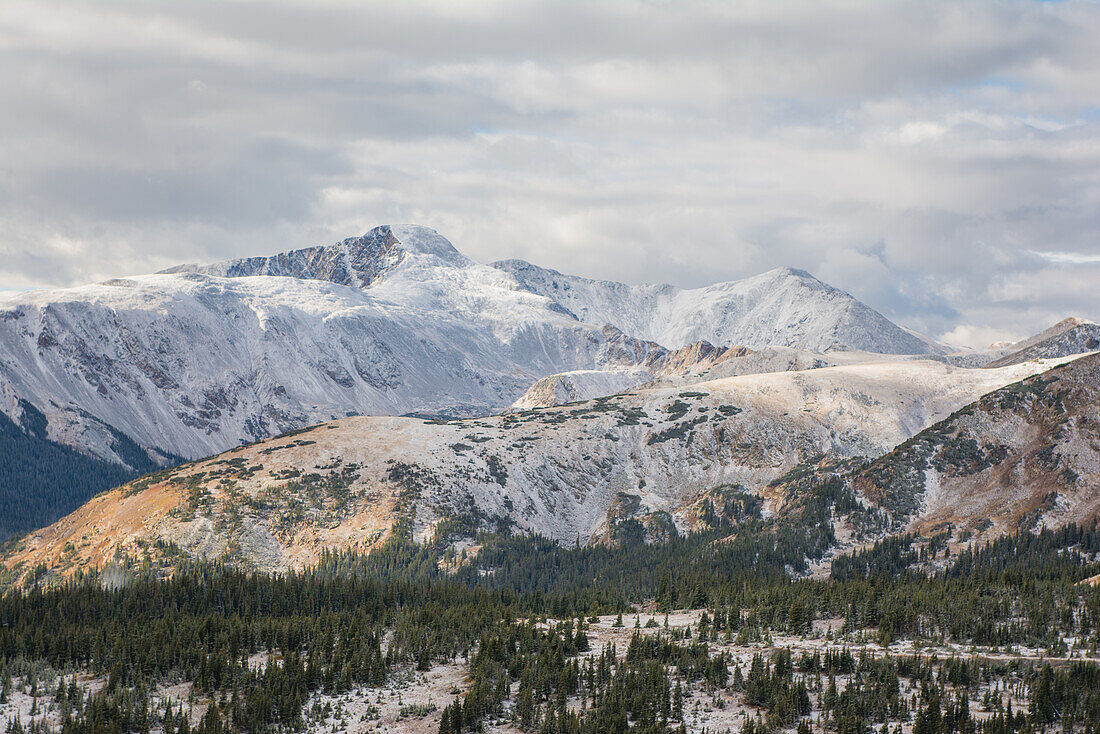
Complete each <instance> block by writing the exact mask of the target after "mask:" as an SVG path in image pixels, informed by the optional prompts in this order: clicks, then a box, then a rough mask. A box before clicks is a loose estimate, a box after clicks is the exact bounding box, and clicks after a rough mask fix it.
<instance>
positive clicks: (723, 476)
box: [4, 361, 1052, 573]
mask: <svg viewBox="0 0 1100 734" xmlns="http://www.w3.org/2000/svg"><path fill="white" fill-rule="evenodd" d="M1050 366H1052V363H1044V364H1039V363H1028V364H1026V365H1015V366H1012V367H1007V368H1003V369H1000V370H959V369H956V368H952V367H949V366H946V365H943V364H942V363H938V362H932V361H899V362H892V363H880V364H862V365H847V366H841V367H831V368H823V369H817V370H810V371H806V372H785V373H774V374H768V375H749V376H742V377H731V378H726V379H722V380H716V381H712V382H706V383H701V384H699V385H696V386H694V388H693V389H692V390H682V389H680V388H661V389H647V390H642V391H640V392H637V393H628V394H624V395H616V396H613V397H609V398H601V399H597V400H593V401H589V402H585V403H580V404H573V405H568V406H561V407H557V408H550V409H545V410H533V411H526V412H523V413H518V414H507V415H502V416H493V417H487V418H476V419H467V420H460V421H459V420H455V421H425V420H420V419H414V418H392V417H357V418H348V419H343V420H340V421H336V422H333V423H329V424H324V425H321V426H317V427H314V428H312V429H309V430H307V431H303V432H298V433H296V434H295V435H289V436H283V437H279V438H275V439H270V440H268V441H265V442H261V443H257V444H254V445H250V446H244V447H240V448H238V449H234V450H232V451H229V452H227V453H225V454H223V455H221V456H218V457H214V458H212V459H208V460H204V461H200V462H196V463H194V464H190V465H187V466H184V467H180V468H178V469H175V470H171V471H170V472H165V473H162V474H161V475H160V476H154V477H150V478H147V479H143V480H139V481H137V482H135V483H132V484H130V485H127V486H125V487H123V488H120V489H117V490H114V491H112V492H108V493H105V494H103V495H100V496H98V497H96V498H95V499H93V500H91V501H90V502H88V503H87V504H86V505H84V506H83V507H82V508H80V509H79V510H77V511H76V512H74V513H73V514H71V515H69V516H67V517H65V518H63V519H62V520H60V521H58V522H57V523H55V524H54V525H52V526H50V527H48V528H45V529H42V530H39V531H35V532H33V533H31V534H30V535H28V536H26V537H25V538H24V539H23V540H21V541H20V543H19V544H18V545H17V546H16V547H15V548H14V549H13V550H11V551H10V552H9V553H8V555H7V556H6V558H5V561H4V562H5V563H6V564H7V566H8V568H13V567H15V566H16V565H17V564H23V565H22V566H21V567H22V568H33V567H35V566H37V565H38V564H39V563H44V564H46V565H47V566H48V567H50V568H53V569H55V570H58V571H59V572H63V573H65V572H69V571H71V570H72V569H74V568H76V567H78V566H81V565H83V566H86V567H91V568H94V567H97V566H100V565H102V564H103V563H104V562H105V561H107V560H109V559H110V558H112V557H114V556H115V554H116V553H130V554H136V553H137V552H138V550H139V549H144V550H142V551H141V552H145V551H146V550H149V551H150V552H155V553H161V552H166V551H165V546H160V545H157V544H155V543H153V542H152V541H157V540H160V541H166V542H167V543H170V544H173V545H175V546H178V547H179V548H180V549H181V550H182V551H183V552H184V553H185V554H187V555H190V556H202V557H207V558H222V559H225V560H228V561H231V562H235V563H241V564H245V565H248V566H251V567H255V568H261V569H268V570H274V569H286V568H298V567H303V566H307V565H310V564H311V563H313V562H315V561H316V559H317V558H318V556H319V554H320V552H321V550H322V549H324V548H357V549H366V548H369V547H372V546H373V545H374V544H376V543H378V542H379V541H380V540H381V539H383V538H384V537H386V535H387V534H388V533H389V531H390V529H391V527H392V526H393V524H394V523H395V522H396V521H397V520H398V519H400V518H407V519H411V520H412V521H413V527H414V531H415V534H416V536H417V537H418V538H421V539H424V538H428V537H430V536H431V535H432V533H433V532H434V528H435V526H436V524H437V523H438V522H439V521H440V520H442V519H446V518H451V519H456V520H458V521H459V523H458V525H459V526H460V527H465V528H466V529H467V531H468V532H472V531H473V530H474V529H476V527H477V526H479V525H481V526H494V525H496V524H497V523H500V522H503V523H506V524H511V525H512V526H513V527H515V529H517V530H519V531H523V532H537V533H542V534H545V535H548V536H550V537H552V538H555V539H557V540H558V541H561V542H575V541H577V540H579V541H580V542H582V543H587V542H596V541H598V540H599V539H601V538H603V537H605V536H606V534H607V532H608V529H609V525H610V524H612V523H614V522H615V521H616V520H617V519H619V518H623V517H635V518H637V519H639V520H640V521H642V522H643V523H645V524H646V525H647V526H650V527H666V528H667V527H669V523H677V524H679V525H681V526H684V525H685V524H686V523H688V522H690V519H689V517H688V516H687V515H685V514H684V512H685V510H686V508H688V507H689V506H690V505H691V504H692V503H693V502H694V501H695V500H697V499H698V497H699V496H700V494H702V493H704V492H707V491H710V490H714V489H715V488H717V487H720V486H725V485H731V484H739V485H741V486H742V487H744V488H745V489H746V490H749V491H759V490H760V489H761V488H763V487H764V486H765V485H766V484H767V483H768V482H769V481H771V480H772V479H774V478H776V477H777V476H780V475H781V474H783V473H785V472H787V471H789V470H790V469H791V468H793V467H794V466H795V465H797V464H798V463H800V462H802V461H806V460H808V459H809V458H811V457H814V456H817V455H820V454H827V455H830V456H834V457H841V458H842V457H851V456H858V455H873V456H874V455H881V454H883V453H884V452H886V451H887V450H889V449H890V448H891V447H893V446H894V445H896V444H897V443H899V442H901V441H903V440H904V439H906V438H908V437H909V436H911V435H912V434H913V433H915V432H916V431H917V430H918V429H919V428H921V427H923V426H925V425H928V424H929V423H932V422H934V421H936V420H939V419H941V418H943V417H944V416H946V415H948V414H950V413H951V412H952V411H954V410H956V409H958V408H959V407H960V406H961V405H963V404H966V403H969V402H971V401H972V400H974V399H975V398H977V397H978V396H979V395H981V394H983V393H986V392H988V391H989V390H991V389H994V388H997V387H1001V386H1003V385H1005V384H1008V383H1010V382H1014V381H1016V380H1019V379H1021V378H1023V377H1027V376H1029V375H1032V374H1035V373H1036V372H1039V371H1042V370H1044V369H1046V368H1048V367H1050ZM68 544H71V546H70V545H68ZM66 548H68V550H66Z"/></svg>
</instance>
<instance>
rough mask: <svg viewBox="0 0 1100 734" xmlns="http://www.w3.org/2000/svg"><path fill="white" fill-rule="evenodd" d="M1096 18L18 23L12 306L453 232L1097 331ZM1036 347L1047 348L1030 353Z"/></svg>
mask: <svg viewBox="0 0 1100 734" xmlns="http://www.w3.org/2000/svg"><path fill="white" fill-rule="evenodd" d="M1098 36H1100V5H1097V4H1096V3H1091V2H1069V3H1059V4H1056V5H1047V4H1041V3H1030V2H1009V3H997V4H977V3H968V2H903V3H859V2H848V1H844V0H841V1H838V2H829V3H821V2H808V1H807V2H795V3H772V2H760V3H752V2H747V3H726V2H677V3H663V2H607V3H568V2H567V3H560V2H549V1H546V2H543V1H535V0H531V1H521V2H475V3H453V2H437V3H416V2H406V3H350V2H348V3H344V2H313V1H311V2H265V3H248V2H243V3H228V2H213V1H212V0H195V2H188V3H174V4H164V3H157V4H153V3H145V2H136V1H135V2H97V3H79V2H60V3H49V4H47V3H41V2H29V1H27V0H8V2H5V3H3V4H0V289H7V288H23V287H28V286H47V285H68V284H72V283H76V282H80V281H82V280H91V279H97V278H101V277H108V276H111V275H120V274H125V273H132V272H140V271H143V270H144V271H147V270H153V269H157V268H159V267H164V266H165V265H168V264H171V262H173V261H178V260H192V261H193V260H204V259H212V258H215V257H227V256H236V255H244V254H254V253H260V252H270V251H273V250H276V249H284V248H290V247H298V246H302V245H305V244H312V243H317V242H327V241H333V240H336V239H339V238H342V237H345V236H349V235H351V234H355V233H358V232H361V231H363V230H365V229H367V228H368V227H370V226H372V225H374V224H377V223H379V222H385V221H418V222H421V223H424V224H427V225H429V226H434V227H436V228H437V229H439V230H440V231H441V232H443V233H444V234H446V235H447V236H449V237H451V238H452V239H453V240H454V241H455V243H456V245H457V246H459V247H460V248H461V249H463V250H464V251H466V252H467V253H469V254H470V255H472V256H474V257H477V258H479V259H482V260H486V261H487V260H493V259H498V258H503V257H526V258H528V259H530V260H533V261H535V262H539V263H541V264H544V265H547V266H550V267H556V268H559V269H563V270H567V271H570V272H577V273H580V274H585V275H590V276H594V277H607V278H618V279H622V280H627V281H642V280H671V281H674V282H677V283H680V284H683V285H701V284H704V283H707V282H711V281H713V280H715V279H719V278H736V277H742V276H746V275H750V274H753V273H756V272H760V271H762V270H766V269H768V268H771V267H775V266H777V265H793V266H797V267H801V268H805V269H808V270H810V271H812V272H815V273H817V274H818V275H819V276H820V277H822V278H823V279H825V280H828V281H830V282H832V283H834V284H835V285H837V286H839V287H842V288H845V289H846V290H849V291H850V292H852V293H853V294H855V295H856V296H857V297H859V298H862V299H864V300H866V301H867V302H869V303H871V304H872V305H873V306H875V307H877V308H879V309H881V310H883V311H884V312H885V313H887V315H888V316H890V317H892V318H895V319H896V320H898V321H899V322H901V323H903V324H905V325H907V326H911V327H914V328H918V329H921V330H924V331H926V332H928V333H931V334H933V335H939V334H947V333H953V334H954V335H955V336H956V337H958V338H959V339H962V340H980V339H983V338H986V337H987V336H988V335H990V334H1003V333H1008V332H1014V333H1015V332H1020V331H1024V330H1035V329H1038V328H1042V327H1044V326H1046V325H1047V324H1046V323H1045V322H1046V321H1049V320H1052V319H1054V320H1056V319H1057V318H1061V317H1062V316H1064V315H1066V313H1069V312H1072V313H1078V314H1080V315H1084V316H1091V317H1093V318H1100V313H1098V311H1100V308H1098V307H1097V306H1098V305H1097V302H1096V298H1095V295H1094V292H1095V290H1096V288H1095V285H1096V282H1095V277H1096V274H1095V269H1094V268H1090V267H1089V265H1091V264H1092V263H1094V262H1096V261H1097V258H1100V250H1098V247H1100V245H1098V243H1097V241H1096V239H1095V232H1097V231H1100V206H1097V204H1098V203H1100V119H1098V118H1097V115H1096V114H1095V110H1096V109H1098V108H1100V59H1098V58H1097V57H1096V54H1095V49H1094V47H1095V39H1096V38H1097V37H1098ZM1018 335H1022V333H1021V334H1018Z"/></svg>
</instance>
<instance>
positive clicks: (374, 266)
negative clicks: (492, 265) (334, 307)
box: [161, 224, 473, 288]
mask: <svg viewBox="0 0 1100 734" xmlns="http://www.w3.org/2000/svg"><path fill="white" fill-rule="evenodd" d="M410 253H412V254H414V255H422V256H429V257H431V258H435V259H437V260H438V261H440V262H441V263H443V264H445V265H450V266H454V267H462V266H465V265H470V264H471V263H472V262H473V261H472V260H470V259H469V258H468V257H466V256H465V255H463V254H462V253H460V252H459V251H458V250H456V249H455V248H454V245H452V244H451V243H450V242H449V241H448V240H447V239H446V238H445V237H443V236H442V235H440V234H439V233H438V232H436V231H435V230H434V229H429V228H428V227H421V226H419V225H415V224H398V225H388V224H383V225H380V226H378V227H375V228H374V229H371V230H370V231H368V232H367V233H366V234H363V235H361V236H359V237H349V238H348V239H346V240H342V241H340V242H338V243H336V244H335V245H319V246H315V247H305V248H302V249H300V250H289V251H286V252H280V253H277V254H275V255H269V256H259V257H246V258H239V259H235V260H224V261H222V262H217V263H212V264H210V265H177V266H176V267H173V268H168V269H167V270H163V271H161V272H163V273H202V274H204V275H214V276H218V277H222V278H244V277H248V276H255V275H275V276H282V277H290V278H300V279H303V280H326V281H329V282H332V283H339V284H340V285H348V286H355V287H359V288H366V287H368V286H370V285H371V284H372V283H374V281H376V280H377V279H378V278H380V277H381V276H382V275H383V274H384V273H385V272H386V271H387V270H389V269H391V268H392V267H394V266H395V265H397V264H398V263H400V262H401V261H402V260H403V259H404V258H405V256H406V255H407V254H410Z"/></svg>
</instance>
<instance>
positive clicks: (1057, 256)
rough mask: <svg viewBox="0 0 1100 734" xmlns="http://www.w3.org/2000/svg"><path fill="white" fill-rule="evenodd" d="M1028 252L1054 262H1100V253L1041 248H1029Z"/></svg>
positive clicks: (1076, 263)
mask: <svg viewBox="0 0 1100 734" xmlns="http://www.w3.org/2000/svg"><path fill="white" fill-rule="evenodd" d="M1028 252H1030V253H1031V254H1032V255H1037V256H1039V257H1041V258H1043V259H1044V260H1049V261H1050V262H1053V263H1070V264H1072V265H1095V264H1097V263H1100V253H1097V254H1090V253H1084V252H1042V251H1039V250H1028Z"/></svg>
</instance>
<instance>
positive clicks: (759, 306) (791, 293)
mask: <svg viewBox="0 0 1100 734" xmlns="http://www.w3.org/2000/svg"><path fill="white" fill-rule="evenodd" d="M493 266H494V267H496V268H499V269H501V270H504V271H506V272H509V273H511V274H512V275H514V276H515V277H516V280H517V281H518V282H519V283H520V285H521V286H522V287H523V288H525V289H527V290H529V291H531V292H532V293H538V294H539V295H542V296H546V297H547V298H550V299H552V300H553V301H555V302H556V303H558V304H560V305H561V306H562V307H564V308H566V309H568V310H569V311H570V312H571V313H573V314H575V315H576V317H577V318H578V319H579V320H581V321H585V322H588V323H597V324H598V323H608V324H614V325H615V326H617V327H618V328H619V329H621V330H623V331H624V332H626V333H627V334H633V335H634V336H637V337H639V338H642V339H650V340H652V341H655V342H657V343H659V344H662V345H664V346H666V347H669V348H672V349H675V348H679V347H683V346H686V345H688V344H691V343H692V342H697V341H707V342H710V343H711V344H722V345H726V344H741V345H743V346H746V347H749V348H750V349H759V348H762V347H766V346H781V347H794V348H797V349H805V350H809V351H813V352H828V351H863V352H877V353H881V354H934V353H935V354H938V353H941V352H942V351H943V348H942V347H941V346H940V345H938V344H936V343H935V342H933V341H931V340H930V339H926V338H924V337H921V336H918V335H916V334H914V333H912V332H910V331H907V330H905V329H903V328H901V327H899V326H898V325H897V324H894V323H892V322H890V321H889V320H888V319H887V318H886V317H885V316H883V315H882V314H880V313H878V312H877V311H875V310H874V309H872V308H870V307H868V306H866V305H865V304H863V303H861V302H859V301H858V300H856V299H855V298H853V297H852V296H851V295H849V294H847V293H845V292H844V291H842V290H839V289H837V288H834V287H832V286H830V285H827V284H826V283H822V282H821V281H820V280H818V279H817V278H815V277H813V276H812V275H810V274H809V273H807V272H806V271H804V270H796V269H794V268H776V269H775V270H769V271H768V272H766V273H763V274H761V275H757V276H754V277H751V278H745V279H744V280H738V281H733V282H729V283H717V284H715V285H710V286H707V287H705V288H696V289H683V288H677V287H675V286H671V285H640V286H631V285H625V284H623V283H615V282H612V281H606V280H589V279H588V278H580V277H577V276H573V275H564V274H562V273H559V272H557V271H556V270H548V269H546V268H540V267H538V266H536V265H532V264H530V263H528V262H524V261H523V260H504V261H501V262H497V263H494V264H493Z"/></svg>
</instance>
